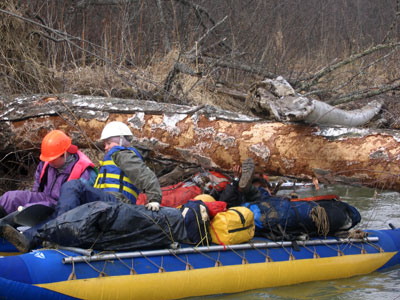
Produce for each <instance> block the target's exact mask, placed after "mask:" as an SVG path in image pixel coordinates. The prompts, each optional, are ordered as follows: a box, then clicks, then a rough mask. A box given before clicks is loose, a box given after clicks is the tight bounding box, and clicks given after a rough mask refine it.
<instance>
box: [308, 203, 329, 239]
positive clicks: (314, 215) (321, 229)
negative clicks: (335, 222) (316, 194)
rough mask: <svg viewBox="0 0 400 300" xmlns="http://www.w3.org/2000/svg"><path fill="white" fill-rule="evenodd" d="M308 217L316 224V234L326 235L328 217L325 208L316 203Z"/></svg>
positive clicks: (327, 231)
mask: <svg viewBox="0 0 400 300" xmlns="http://www.w3.org/2000/svg"><path fill="white" fill-rule="evenodd" d="M310 217H311V219H312V220H313V222H314V223H315V226H317V230H318V234H320V235H323V236H327V235H328V233H329V219H328V215H327V213H326V211H325V208H323V207H321V206H319V205H317V206H315V207H313V208H312V209H311V212H310Z"/></svg>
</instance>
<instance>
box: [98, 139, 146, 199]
mask: <svg viewBox="0 0 400 300" xmlns="http://www.w3.org/2000/svg"><path fill="white" fill-rule="evenodd" d="M121 150H130V151H132V152H134V153H135V154H136V155H137V156H138V157H139V158H140V159H141V160H143V158H142V156H141V155H140V153H139V152H138V151H137V150H136V149H135V148H133V147H123V146H114V147H112V149H111V150H110V151H108V152H107V153H106V155H105V156H104V160H103V161H100V165H101V167H100V170H99V174H98V175H97V178H96V182H95V184H94V187H95V188H98V189H103V190H104V191H106V192H119V193H122V194H123V195H125V196H126V197H127V198H128V199H129V200H130V201H131V202H132V203H133V204H135V203H136V198H137V196H138V194H139V193H140V191H139V189H138V188H137V187H136V186H134V185H133V183H132V181H131V180H130V179H129V178H128V177H127V176H125V174H124V172H123V171H122V170H121V169H120V168H119V167H118V166H117V165H116V164H115V162H114V161H113V159H112V155H113V154H114V153H115V152H118V151H121Z"/></svg>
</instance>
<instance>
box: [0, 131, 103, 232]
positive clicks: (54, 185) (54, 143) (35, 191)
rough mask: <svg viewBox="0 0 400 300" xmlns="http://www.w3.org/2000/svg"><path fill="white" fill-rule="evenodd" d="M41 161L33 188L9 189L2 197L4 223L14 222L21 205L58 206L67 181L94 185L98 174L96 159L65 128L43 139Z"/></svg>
mask: <svg viewBox="0 0 400 300" xmlns="http://www.w3.org/2000/svg"><path fill="white" fill-rule="evenodd" d="M40 160H41V162H40V163H39V165H38V167H37V168H36V172H35V181H34V185H33V188H32V191H29V190H21V191H8V192H6V193H5V194H3V196H1V198H0V218H2V219H0V225H2V224H4V223H5V224H13V215H14V214H16V213H18V208H19V207H25V206H29V205H32V204H44V205H46V206H50V207H54V206H56V204H57V200H58V198H59V196H60V190H61V186H62V185H63V184H64V183H65V182H67V181H69V180H73V179H80V180H82V181H84V182H85V183H88V184H89V185H93V184H94V180H95V178H96V176H97V173H96V171H95V169H94V164H93V162H92V161H91V160H90V159H89V158H88V157H87V156H86V155H85V154H84V153H82V152H81V151H79V150H78V147H77V146H75V145H73V144H72V141H71V138H70V137H69V136H67V135H66V134H65V133H64V132H63V131H61V130H53V131H50V132H49V133H48V134H46V136H45V137H44V138H43V140H42V144H41V154H40Z"/></svg>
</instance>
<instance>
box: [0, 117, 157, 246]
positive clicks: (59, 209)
mask: <svg viewBox="0 0 400 300" xmlns="http://www.w3.org/2000/svg"><path fill="white" fill-rule="evenodd" d="M132 136H133V134H132V132H131V131H130V129H129V127H128V126H127V125H126V124H124V123H122V122H115V121H114V122H110V123H108V124H107V125H106V126H105V127H104V129H103V131H102V133H101V137H100V140H101V141H103V144H104V148H105V150H106V155H105V157H104V160H103V162H102V163H101V168H100V170H99V174H98V176H97V178H96V182H95V184H94V187H93V186H90V185H88V184H86V183H84V182H82V181H79V180H71V181H68V182H66V183H65V184H63V186H62V187H61V192H60V197H59V200H58V202H57V205H56V207H55V211H54V213H53V215H52V216H51V217H50V219H53V218H56V217H57V216H59V215H61V214H63V213H65V212H67V211H69V210H71V209H73V208H75V207H77V206H79V205H81V204H85V203H89V202H94V201H105V202H114V203H117V202H119V201H122V202H125V203H132V204H136V198H137V196H138V194H139V193H140V192H146V194H147V204H146V205H145V206H146V208H147V209H148V210H152V211H158V210H159V208H160V203H161V197H162V193H161V188H160V184H159V182H158V179H157V177H156V175H155V174H154V172H153V171H151V170H150V168H149V167H148V166H147V165H146V164H145V163H144V161H143V158H142V157H141V155H140V153H139V152H138V151H137V150H136V149H135V148H133V147H130V146H129V145H130V142H129V140H130V139H131V138H132ZM42 225H43V224H42ZM42 225H39V226H35V227H32V228H31V229H28V230H26V231H24V233H23V234H22V233H20V232H19V231H18V230H16V229H15V228H13V227H11V226H7V225H6V226H0V237H3V238H4V239H6V240H7V241H8V242H10V243H11V244H13V245H14V246H15V247H16V248H17V249H18V250H19V251H20V252H23V253H25V252H28V251H29V250H30V249H34V248H35V247H37V246H39V245H38V244H37V243H38V241H37V240H36V239H35V237H36V235H37V230H38V229H39V228H40V226H42Z"/></svg>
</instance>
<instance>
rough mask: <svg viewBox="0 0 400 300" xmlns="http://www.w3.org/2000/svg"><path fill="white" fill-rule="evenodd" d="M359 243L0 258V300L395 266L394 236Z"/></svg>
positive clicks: (201, 287)
mask: <svg viewBox="0 0 400 300" xmlns="http://www.w3.org/2000/svg"><path fill="white" fill-rule="evenodd" d="M366 232H368V237H366V238H363V239H336V238H334V237H327V238H324V239H318V238H316V239H311V240H308V241H298V242H297V243H296V245H294V244H292V242H290V241H282V242H276V241H270V240H267V239H263V238H255V239H253V240H252V241H251V242H250V243H246V244H239V245H230V246H221V245H210V246H208V247H191V246H189V245H181V247H180V248H178V249H155V250H146V251H133V252H98V253H94V252H93V251H90V250H82V249H75V248H62V247H60V248H58V249H38V250H35V251H32V252H30V253H27V254H21V255H13V256H3V257H0V296H1V297H0V298H4V299H24V300H25V299H113V300H114V299H157V300H158V299H180V298H185V297H194V296H203V295H214V294H224V293H236V292H242V291H246V290H252V289H260V288H268V287H277V286H284V285H291V284H297V283H302V282H309V281H317V280H333V279H339V278H348V277H351V276H357V275H364V274H368V273H371V272H374V271H381V270H385V269H388V268H391V267H395V266H398V265H399V264H400V254H399V251H400V229H388V230H366Z"/></svg>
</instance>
